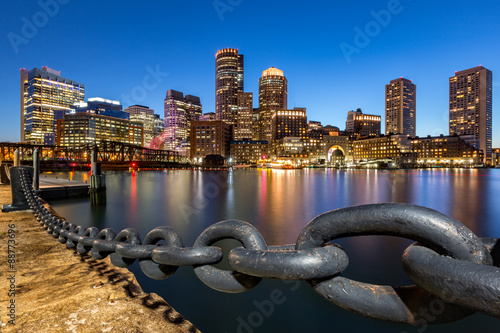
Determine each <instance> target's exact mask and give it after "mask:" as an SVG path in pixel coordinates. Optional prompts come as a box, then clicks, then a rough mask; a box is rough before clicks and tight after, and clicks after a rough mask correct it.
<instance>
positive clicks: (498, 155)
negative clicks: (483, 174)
mask: <svg viewBox="0 0 500 333" xmlns="http://www.w3.org/2000/svg"><path fill="white" fill-rule="evenodd" d="M491 161H492V164H493V166H494V167H497V166H499V165H500V148H494V149H492V153H491Z"/></svg>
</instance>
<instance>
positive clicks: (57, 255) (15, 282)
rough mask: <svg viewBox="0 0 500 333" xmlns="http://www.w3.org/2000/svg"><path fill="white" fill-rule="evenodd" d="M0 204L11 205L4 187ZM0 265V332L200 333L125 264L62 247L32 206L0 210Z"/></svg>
mask: <svg viewBox="0 0 500 333" xmlns="http://www.w3.org/2000/svg"><path fill="white" fill-rule="evenodd" d="M0 203H1V204H8V203H11V194H10V186H7V185H0ZM12 234H14V235H15V237H14V236H10V235H12ZM9 240H15V243H13V242H10V243H9ZM8 245H15V247H12V246H11V247H10V250H11V251H10V253H9V248H8ZM9 255H10V256H11V258H10V262H9V258H8V256H9ZM14 257H15V258H14ZM12 259H15V262H14V261H13V260H12ZM0 263H1V266H0V267H1V278H0V279H1V282H0V319H1V323H0V332H2V333H4V332H120V333H126V332H148V333H153V332H199V331H198V330H197V329H196V328H195V327H194V326H193V325H192V324H191V323H190V322H189V321H187V320H185V319H184V318H183V317H182V316H181V315H180V314H179V313H177V312H176V311H175V310H174V309H173V308H172V307H171V306H170V305H168V303H167V302H165V301H164V300H163V299H162V298H161V297H159V296H158V295H156V294H146V293H145V292H144V291H143V290H142V288H141V287H140V286H139V284H138V283H137V280H136V279H135V277H134V275H133V274H132V273H131V272H130V271H129V270H127V269H123V268H117V267H115V266H113V265H112V264H111V263H110V261H109V259H108V258H106V259H104V260H101V261H96V260H93V259H92V258H91V257H90V256H83V257H82V256H80V255H78V254H76V253H75V252H74V251H71V250H67V249H66V246H65V245H63V244H61V243H59V242H58V241H57V240H56V239H54V238H52V236H51V235H49V234H47V232H46V231H45V230H44V229H43V228H42V227H41V226H40V224H39V223H38V222H37V221H36V219H35V218H34V216H33V215H32V214H31V212H14V213H0ZM186 288H189V287H188V286H186ZM14 290H15V295H14V293H13V292H12V291H14ZM12 304H13V305H12ZM8 307H10V309H9V308H8ZM9 314H10V316H8V315H9ZM14 315H15V317H14ZM13 318H15V325H12V320H13ZM9 321H11V322H9Z"/></svg>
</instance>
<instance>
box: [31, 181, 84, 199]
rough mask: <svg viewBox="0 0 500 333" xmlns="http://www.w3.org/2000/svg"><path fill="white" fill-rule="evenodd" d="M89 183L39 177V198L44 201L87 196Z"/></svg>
mask: <svg viewBox="0 0 500 333" xmlns="http://www.w3.org/2000/svg"><path fill="white" fill-rule="evenodd" d="M89 188H90V184H87V183H82V182H77V181H74V180H68V179H58V178H53V177H40V194H39V196H40V198H42V199H43V200H45V201H48V200H54V199H65V198H78V197H88V196H89Z"/></svg>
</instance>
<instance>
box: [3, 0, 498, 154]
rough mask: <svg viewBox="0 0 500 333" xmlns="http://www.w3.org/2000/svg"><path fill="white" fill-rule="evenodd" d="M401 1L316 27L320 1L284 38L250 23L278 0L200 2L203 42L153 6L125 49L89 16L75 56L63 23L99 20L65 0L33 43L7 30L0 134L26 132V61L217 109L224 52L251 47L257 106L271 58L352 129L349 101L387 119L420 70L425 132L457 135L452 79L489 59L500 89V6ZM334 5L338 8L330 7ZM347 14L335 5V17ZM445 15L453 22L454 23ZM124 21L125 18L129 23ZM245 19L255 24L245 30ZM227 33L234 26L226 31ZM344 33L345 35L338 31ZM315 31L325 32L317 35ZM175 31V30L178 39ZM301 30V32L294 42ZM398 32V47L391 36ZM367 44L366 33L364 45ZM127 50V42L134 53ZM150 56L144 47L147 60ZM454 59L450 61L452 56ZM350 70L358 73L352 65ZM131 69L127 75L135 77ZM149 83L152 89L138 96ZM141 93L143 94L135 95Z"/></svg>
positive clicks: (293, 84)
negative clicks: (22, 87) (162, 19)
mask: <svg viewBox="0 0 500 333" xmlns="http://www.w3.org/2000/svg"><path fill="white" fill-rule="evenodd" d="M188 2H189V1H188ZM188 2H187V3H188ZM287 3H289V2H287ZM390 3H392V2H391V1H381V2H377V3H362V4H361V5H360V6H358V8H357V9H354V7H353V6H352V5H350V4H345V5H342V6H340V7H339V11H338V12H339V13H342V15H345V16H346V17H345V18H342V19H340V21H339V22H335V23H334V22H333V21H334V20H333V19H331V20H327V21H325V22H324V23H321V22H323V21H321V20H320V22H319V23H318V22H316V23H315V24H314V27H307V24H308V23H311V22H315V21H314V20H312V18H310V17H309V16H308V14H312V13H313V12H314V13H315V15H317V16H318V18H323V19H326V15H325V14H324V13H322V11H321V10H319V9H322V8H323V7H324V9H326V8H331V5H330V4H327V3H322V4H318V5H317V6H314V7H315V8H305V9H304V13H303V15H304V20H305V21H304V24H303V26H302V27H301V29H299V28H297V27H291V26H290V27H288V28H287V29H288V30H287V31H286V32H285V33H284V36H283V40H280V41H277V40H276V38H273V37H271V36H269V37H266V36H263V35H262V33H264V31H265V29H263V28H259V29H257V30H255V31H256V33H255V34H250V31H252V30H253V29H255V27H253V26H245V25H244V24H247V25H248V24H249V22H252V21H253V20H254V19H251V17H252V15H253V14H256V13H257V14H258V15H261V16H262V15H264V13H259V12H258V9H260V10H262V9H263V8H265V9H266V10H268V9H269V11H273V10H274V9H276V8H277V6H278V4H266V7H262V6H260V7H259V5H260V4H261V3H260V2H256V3H252V4H250V3H248V4H247V3H245V2H243V3H241V4H240V5H238V6H235V7H234V8H233V10H232V11H226V12H224V13H223V15H222V17H223V19H222V20H221V19H220V16H219V15H218V12H217V11H216V10H215V9H214V7H213V6H212V4H211V3H207V4H199V6H198V7H197V8H196V9H198V10H195V12H196V13H197V14H196V17H197V18H198V19H200V22H198V23H197V24H195V25H194V27H191V28H186V31H187V32H188V35H190V36H193V38H194V40H196V41H198V42H200V43H199V44H196V43H187V42H181V41H180V39H182V38H180V36H179V37H172V38H170V39H169V38H163V37H162V36H161V35H160V34H159V32H158V31H154V29H151V28H152V27H156V28H157V27H158V24H159V21H158V20H159V19H158V15H157V14H155V13H154V12H148V13H150V14H151V15H152V18H151V25H152V27H150V28H148V29H144V30H141V31H143V32H148V33H149V34H148V35H147V36H146V37H145V38H144V40H142V39H141V38H139V36H138V35H137V32H135V33H134V31H135V30H134V29H132V28H130V29H128V28H127V29H125V31H124V35H126V34H127V33H128V34H132V37H133V38H132V39H133V40H136V41H138V42H139V44H138V47H135V45H133V44H131V43H125V44H123V45H120V47H118V50H120V55H118V54H117V53H116V52H117V51H118V50H113V49H112V47H111V46H113V45H114V46H117V45H118V44H117V43H120V42H124V41H125V40H126V38H125V37H124V36H123V37H120V36H119V35H111V34H112V33H116V29H111V31H110V32H107V33H104V34H103V35H102V36H101V35H99V33H98V32H101V33H102V32H104V30H101V28H91V27H89V26H88V25H84V24H83V23H82V25H81V26H80V27H79V28H78V32H79V33H80V34H81V35H82V41H81V42H80V41H78V40H75V44H74V48H75V51H78V52H76V54H75V55H74V57H73V58H71V57H68V56H67V52H61V50H63V49H64V47H63V45H65V43H66V44H67V45H69V44H68V43H69V42H70V41H71V38H70V37H73V38H74V36H70V35H71V33H68V32H66V31H63V30H62V29H61V26H62V25H64V23H67V22H69V20H70V19H72V20H77V21H78V22H83V21H80V20H84V19H85V18H88V15H89V14H88V13H86V12H84V13H82V16H83V17H82V18H77V17H75V16H74V14H75V13H76V10H78V9H80V8H81V7H80V6H81V4H77V3H73V2H69V3H67V4H64V5H63V4H60V5H59V8H58V12H57V14H55V15H54V16H53V17H50V18H49V19H48V22H47V23H46V24H45V25H44V26H43V27H39V28H37V30H38V32H37V33H36V35H35V36H33V37H32V38H29V41H28V43H20V44H18V45H17V46H18V47H17V51H18V52H17V53H16V52H15V49H14V47H13V46H12V43H11V40H9V38H4V40H3V47H4V49H5V50H6V51H7V52H5V53H2V55H1V56H0V57H1V59H2V60H3V64H4V66H7V68H6V69H7V71H6V75H7V78H8V80H7V82H9V83H8V84H4V85H3V88H4V89H2V92H1V93H0V94H1V98H0V100H1V102H0V103H1V104H0V108H1V109H2V114H3V115H4V116H5V118H6V121H5V122H4V124H2V125H1V126H2V127H1V128H0V132H1V133H2V135H1V138H0V139H1V140H2V141H18V140H19V130H17V131H16V129H15V128H14V126H13V124H19V122H20V119H19V112H18V110H19V98H17V97H16V95H17V94H18V92H17V91H18V87H19V85H18V84H19V82H18V81H19V72H17V71H18V70H19V68H21V67H25V68H27V69H30V68H34V67H41V66H42V65H46V66H49V67H51V68H54V69H56V70H59V71H61V74H62V76H64V77H68V78H71V79H72V80H76V81H77V82H81V83H83V84H85V86H86V87H85V88H86V95H87V96H88V97H92V96H101V97H104V98H109V99H113V100H119V101H120V102H121V103H122V104H123V106H124V108H125V107H129V106H131V105H134V104H141V105H148V106H149V107H150V108H151V109H154V110H155V113H156V114H161V113H162V109H163V108H162V106H163V99H164V97H165V93H166V91H167V90H168V89H175V90H178V91H186V92H189V93H191V94H193V95H196V96H199V97H200V98H201V103H202V104H203V106H204V110H203V111H204V113H207V112H214V111H215V96H214V93H213V92H214V91H215V83H214V81H215V80H214V65H213V64H214V55H215V53H216V52H217V50H219V49H223V48H226V47H231V48H237V49H239V51H240V52H241V53H242V54H244V55H245V91H246V92H252V93H253V94H254V103H253V104H254V107H256V106H257V104H258V99H257V98H256V96H257V94H258V78H259V77H260V75H261V73H262V71H264V70H266V69H267V68H269V67H277V68H280V69H281V70H283V71H284V72H285V75H286V77H287V79H288V90H289V92H288V100H289V102H288V104H289V105H288V108H289V109H293V108H294V107H306V108H307V110H308V119H309V120H316V121H321V122H322V123H323V125H327V124H331V125H334V126H338V127H340V128H343V127H344V125H343V124H344V123H345V115H346V113H347V111H349V110H354V109H356V108H358V107H360V108H361V109H363V111H364V112H366V113H367V114H374V115H381V116H382V121H383V122H385V119H384V87H385V85H386V84H387V83H388V82H389V81H390V80H393V79H394V78H396V77H400V76H404V77H405V78H408V79H412V80H413V82H416V84H417V85H418V90H419V93H418V95H417V105H418V106H417V125H416V128H417V132H416V135H418V136H426V135H439V134H445V135H447V134H448V122H449V119H448V115H449V107H448V103H449V94H448V89H449V87H448V78H449V77H451V76H453V74H454V72H455V71H462V70H466V69H468V68H473V67H476V66H478V65H480V64H481V65H483V66H485V67H486V68H488V69H489V70H491V71H492V72H493V90H494V92H493V94H494V95H495V91H496V87H498V84H497V83H496V82H495V73H497V69H498V67H499V63H498V61H496V60H495V58H494V54H498V53H495V51H496V50H497V48H498V46H496V45H493V44H495V43H491V41H490V42H487V41H488V40H489V39H488V38H487V37H486V36H483V35H482V34H480V33H479V32H480V31H482V30H486V29H488V30H487V31H488V32H489V33H488V35H494V32H495V31H496V30H497V29H498V27H497V26H492V25H491V23H492V22H493V17H492V16H489V14H488V13H489V12H494V10H492V8H493V7H495V8H497V7H498V6H499V5H498V4H497V3H494V2H487V3H480V4H474V6H470V7H469V5H464V6H461V8H460V9H456V8H454V9H450V8H449V7H448V6H446V3H447V2H446V1H445V2H443V3H439V4H433V6H434V9H435V12H436V13H434V14H432V15H431V14H430V13H428V8H427V11H426V10H425V9H426V8H425V7H426V6H425V5H423V4H417V3H415V2H408V1H401V2H400V4H399V7H397V8H396V7H395V8H396V9H394V8H392V7H389V4H390ZM113 5H115V3H111V4H108V3H106V4H103V5H101V7H102V10H105V9H106V8H107V9H111V8H112V7H113ZM7 6H8V7H9V8H11V9H12V10H11V12H13V13H15V12H16V11H15V10H14V8H16V6H15V5H14V4H8V5H7ZM89 6H90V8H89V11H90V12H92V9H96V8H97V7H96V4H93V3H91V4H90V5H89ZM185 6H188V4H175V6H174V7H175V8H177V9H182V8H184V7H185ZM139 7H140V8H138V13H137V15H139V16H140V17H141V20H143V19H142V16H141V14H144V13H146V12H147V10H148V8H142V7H141V6H139ZM146 7H147V6H146ZM9 8H8V9H9ZM17 8H18V7H17ZM115 9H116V8H115ZM129 9H130V8H129ZM389 9H392V12H393V14H392V15H391V18H390V23H387V24H385V26H384V24H382V23H383V22H382V21H380V22H382V23H380V24H379V27H378V30H380V31H379V32H378V34H375V33H373V32H371V33H370V35H373V36H372V37H370V36H369V39H370V42H369V43H368V42H367V40H365V41H364V42H365V44H367V45H366V46H365V47H363V48H361V47H360V45H361V44H363V43H361V42H362V41H361V39H362V38H359V36H362V35H363V34H359V36H358V33H357V31H360V30H359V29H355V28H356V27H358V28H361V32H363V30H364V28H366V27H368V28H370V27H376V25H374V24H371V23H372V22H379V21H377V20H376V17H378V18H379V19H380V17H379V16H377V15H373V14H374V13H375V14H380V13H386V12H389V13H391V11H389ZM486 9H487V10H486ZM42 10H43V8H42V7H41V6H39V5H37V4H29V5H26V8H25V10H23V11H18V12H19V13H20V14H19V16H17V17H16V15H13V16H12V17H6V18H5V20H3V23H2V28H3V30H2V32H3V33H4V36H8V34H9V33H10V32H12V33H14V34H17V35H18V36H21V37H22V36H23V35H22V29H23V22H25V21H24V20H22V18H23V17H26V20H27V21H30V20H31V19H32V18H33V15H34V14H36V13H37V12H38V11H42ZM117 10H118V9H117ZM203 10H205V12H206V15H205V16H203V17H201V12H202V11H203ZM282 10H283V17H282V18H276V22H273V24H272V25H271V27H270V28H269V29H270V30H269V31H273V29H274V28H276V27H277V26H279V24H280V23H283V20H285V17H286V14H289V15H290V14H293V15H298V11H299V8H298V6H296V4H295V3H291V6H290V8H282ZM445 10H450V12H447V13H448V14H450V18H448V17H444V16H443V17H442V18H443V22H440V23H437V22H433V24H431V25H430V27H427V28H425V27H424V26H423V25H422V24H420V23H419V24H416V27H415V28H412V29H409V30H408V31H406V32H404V33H403V32H398V33H397V34H396V35H394V32H395V31H398V30H400V29H401V27H402V26H403V25H404V22H405V21H406V20H411V19H413V20H414V19H415V18H418V17H419V15H420V16H421V17H426V15H427V16H431V17H441V16H442V15H443V13H444V11H445ZM325 11H326V12H328V10H325ZM7 12H9V10H7ZM123 12H124V9H121V10H118V13H123ZM210 13H212V15H210ZM466 13H469V14H470V15H472V16H473V17H474V20H477V28H474V29H473V31H472V32H471V31H469V32H468V33H463V32H464V31H465V30H464V29H466V27H467V26H469V27H470V24H468V23H467V22H469V21H467V20H466V21H464V22H465V23H467V24H465V26H464V27H462V26H460V25H459V24H458V23H452V21H453V20H454V18H456V17H462V18H464V19H465V16H466V15H465V14H466ZM93 14H95V15H97V16H98V17H101V15H103V13H101V11H98V12H97V13H96V12H94V13H93ZM129 15H130V14H129ZM332 15H333V14H332ZM339 15H340V14H335V15H334V16H335V17H337V16H339ZM422 15H423V16H422ZM127 17H128V16H127V15H124V17H120V18H110V20H109V21H110V22H107V23H103V25H104V26H106V27H110V25H111V24H112V23H111V22H114V23H117V22H121V21H122V20H124V19H125V18H127ZM257 17H259V16H257ZM339 17H340V16H339ZM332 18H333V17H332ZM173 20H174V21H175V20H177V19H173ZM387 20H389V19H387ZM239 21H241V23H240V22H239ZM418 22H419V21H417V23H418ZM210 23H211V24H210ZM235 23H237V24H236V27H235V30H239V34H240V36H238V33H236V32H235V31H231V29H228V27H229V26H231V25H232V24H235ZM327 23H329V24H331V25H332V26H331V27H332V28H331V30H330V29H328V30H325V29H323V30H324V31H325V32H321V31H320V30H321V29H319V30H318V29H317V28H319V27H323V28H325V27H326V26H327ZM203 24H208V25H209V26H207V31H205V32H201V30H199V28H200V27H202V26H203ZM338 24H340V28H339V27H337V25H338ZM446 25H448V26H449V27H445V26H446ZM120 26H121V27H122V28H123V27H124V26H123V24H121V25H120ZM168 26H169V27H174V22H172V23H169V24H168ZM84 27H85V28H86V29H87V28H88V31H87V30H85V31H84V30H82V28H84ZM241 27H244V29H243V30H241V29H240V28H241ZM436 28H437V30H436ZM335 29H337V30H335ZM422 29H424V30H422ZM433 29H434V30H433ZM139 30H140V29H138V30H137V31H139ZM376 30H377V29H375V30H374V31H376ZM417 30H418V31H417ZM431 30H433V31H434V34H431ZM173 31H175V30H173ZM179 31H181V30H179ZM223 31H225V33H224V34H223V33H222V32H223ZM334 31H335V33H333V32H334ZM210 32H212V33H213V35H212V33H210ZM313 32H318V33H317V36H316V35H314V34H313ZM365 32H366V31H365ZM417 32H422V37H418V36H417V35H418V34H417ZM446 32H448V33H450V32H452V33H451V34H450V35H449V36H448V35H446V34H445V33H446ZM198 34H199V35H198ZM207 34H208V36H207ZM242 34H243V35H242ZM307 34H310V38H308V39H307V38H306V39H304V38H300V39H296V37H300V36H304V35H307ZM402 34H406V36H407V37H408V40H407V39H405V40H403V39H401V36H402ZM375 35H376V36H375ZM11 36H12V35H11ZM51 36H57V38H58V39H61V45H60V46H59V45H55V46H54V47H53V49H50V48H49V47H48V46H47V45H45V43H47V42H48V41H50V40H51V39H52V38H54V37H51ZM112 36H116V40H113V38H111V37H112ZM169 36H171V35H169ZM444 36H447V37H446V38H445V37H444ZM457 36H458V37H457ZM243 37H244V38H243ZM258 37H262V43H260V44H256V40H257V38H258ZM326 37H328V38H329V39H327V40H326V41H327V42H328V41H329V42H330V43H326V44H328V45H326V44H325V43H318V41H319V40H325V38H326ZM23 38H24V37H23ZM127 38H128V37H127ZM166 40H169V43H168V45H167V42H166ZM294 40H297V42H296V43H293V41H294ZM409 40H411V43H410V42H409ZM90 41H92V42H94V43H97V44H98V45H100V47H101V49H102V50H103V51H104V52H99V53H100V55H99V57H97V56H96V55H91V54H90V52H89V50H87V49H86V47H87V43H89V42H90ZM148 41H149V42H151V41H152V42H155V41H161V43H159V44H161V45H153V46H149V47H146V48H142V49H141V47H142V46H144V45H149V44H148ZM396 41H397V42H398V43H397V45H394V46H392V45H391V44H390V43H391V42H393V43H394V42H396ZM471 41H472V42H473V43H474V45H477V46H474V47H471V48H470V49H471V50H470V51H469V50H467V51H465V52H463V50H462V51H460V56H459V57H458V56H454V54H455V53H456V52H458V51H457V50H458V49H457V48H456V47H455V45H460V44H461V43H464V42H468V43H470V42H471ZM271 42H273V43H274V44H273V43H271ZM356 42H358V43H357V44H356ZM39 44H43V45H45V47H42V48H41V50H42V52H36V50H37V49H40V48H39V46H40V45H39ZM89 45H90V44H89ZM345 45H351V46H354V47H355V48H356V49H357V51H360V52H359V53H357V52H355V51H353V53H352V54H350V55H349V56H348V57H347V56H346V55H348V53H346V52H345ZM479 45H481V47H482V49H481V50H482V51H481V52H477V47H479ZM160 46H161V47H160ZM90 49H91V48H90ZM124 51H127V52H125V53H124ZM391 52H392V54H391ZM146 55H147V56H146ZM139 56H142V57H141V58H139ZM101 58H102V59H101ZM111 59H113V60H111ZM445 59H447V60H446V61H445ZM133 60H135V61H133ZM348 60H350V62H349V61H348ZM122 72H124V73H122ZM348 73H352V74H351V75H348ZM124 75H125V76H124ZM113 78H114V80H113V84H111V85H110V84H109V82H110V79H113ZM125 78H127V79H126V80H125ZM16 81H17V82H16ZM10 82H12V84H11V83H10ZM145 83H146V84H145ZM11 86H12V87H11ZM141 88H142V89H141ZM144 91H145V92H146V94H145V95H146V96H139V95H140V93H141V92H144ZM134 93H135V94H134ZM134 95H135V97H138V96H139V97H141V98H136V99H134V98H133V97H134ZM143 95H144V94H143ZM160 96H161V97H160ZM142 97H144V98H142ZM495 101H496V100H495V96H494V97H493V147H498V146H500V137H499V135H498V134H497V135H495V134H496V133H498V130H497V131H495V129H498V128H500V127H499V123H500V121H499V119H498V117H496V114H497V112H496V110H497V109H498V106H497V104H496V103H495Z"/></svg>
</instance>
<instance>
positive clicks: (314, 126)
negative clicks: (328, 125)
mask: <svg viewBox="0 0 500 333" xmlns="http://www.w3.org/2000/svg"><path fill="white" fill-rule="evenodd" d="M322 127H323V126H322V125H321V121H314V120H309V124H308V126H307V128H308V129H309V130H320V129H321V128H322Z"/></svg>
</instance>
